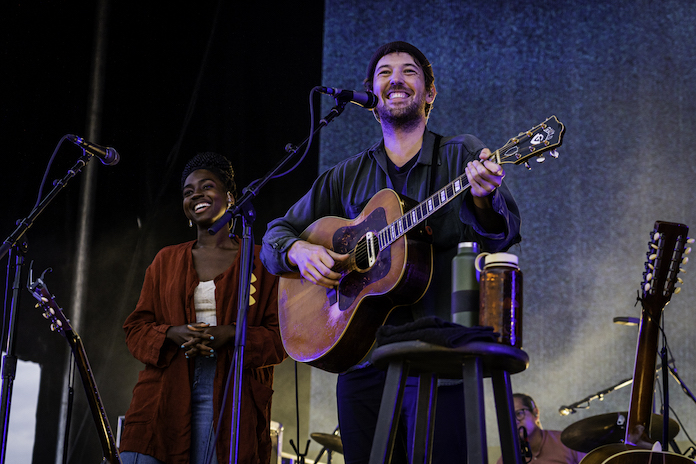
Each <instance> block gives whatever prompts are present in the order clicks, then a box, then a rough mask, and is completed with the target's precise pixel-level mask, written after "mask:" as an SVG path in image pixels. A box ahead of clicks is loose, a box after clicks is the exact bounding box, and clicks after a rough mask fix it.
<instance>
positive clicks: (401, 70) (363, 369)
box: [261, 42, 520, 464]
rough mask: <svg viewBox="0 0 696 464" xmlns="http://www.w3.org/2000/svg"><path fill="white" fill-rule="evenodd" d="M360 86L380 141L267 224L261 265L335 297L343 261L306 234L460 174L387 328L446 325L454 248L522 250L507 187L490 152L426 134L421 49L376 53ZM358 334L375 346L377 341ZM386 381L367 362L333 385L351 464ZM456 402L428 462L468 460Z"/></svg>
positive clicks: (402, 456) (450, 393)
mask: <svg viewBox="0 0 696 464" xmlns="http://www.w3.org/2000/svg"><path fill="white" fill-rule="evenodd" d="M365 87H366V88H367V89H368V90H369V91H373V92H374V93H375V94H376V96H377V97H378V100H379V101H378V104H377V107H376V108H375V109H374V110H373V112H374V115H375V118H376V119H377V121H378V122H379V124H380V125H381V128H382V135H383V139H382V140H381V141H379V142H378V143H376V144H374V145H373V146H371V147H370V148H368V149H367V150H365V151H364V152H362V153H360V154H358V155H356V156H353V157H351V158H348V159H346V160H344V161H342V162H340V163H339V164H338V165H336V166H335V167H333V168H332V169H329V170H328V171H326V172H325V173H323V174H322V175H321V176H320V177H319V178H318V179H317V180H316V181H315V182H314V184H313V185H312V187H311V189H310V190H309V192H307V194H306V195H305V196H304V197H303V198H301V199H300V200H299V201H298V202H297V203H296V204H295V205H294V206H292V207H291V208H290V210H289V211H288V212H287V214H286V215H285V216H284V217H282V218H279V219H276V220H274V221H272V222H271V223H269V225H268V230H267V231H266V234H265V236H264V238H263V250H262V254H261V258H262V260H263V262H264V264H265V266H266V267H267V268H268V269H269V270H270V271H271V272H273V273H275V274H286V273H299V274H301V278H302V279H305V280H306V281H307V282H310V283H311V284H316V285H319V286H322V287H326V288H327V289H331V288H333V287H335V286H337V285H338V284H339V281H340V279H341V277H342V274H341V273H340V272H336V266H337V264H340V263H341V262H345V261H346V260H347V259H348V255H347V254H341V253H337V252H335V251H333V250H331V249H327V248H326V247H324V246H322V245H318V244H314V243H310V241H306V240H302V239H301V238H300V236H301V233H302V231H303V230H305V229H306V228H307V227H308V226H310V224H312V223H313V222H315V221H317V220H320V219H321V218H324V217H328V216H338V217H341V218H349V219H353V218H356V217H358V216H359V215H360V214H361V212H362V210H363V208H365V206H366V204H367V203H368V201H369V200H371V199H372V197H374V196H375V195H376V194H377V193H378V192H379V191H381V190H383V189H391V190H394V191H395V192H396V193H398V194H401V195H404V196H405V197H408V198H411V199H412V200H416V201H419V202H420V201H424V200H425V199H427V198H428V197H429V196H430V195H432V194H433V193H434V192H436V191H437V190H438V189H440V188H442V187H443V186H444V185H446V184H448V183H449V182H451V181H452V180H453V179H455V178H456V177H458V176H460V175H461V174H462V173H464V172H465V173H466V178H467V179H468V181H469V184H470V185H471V188H470V190H469V191H468V192H466V193H465V194H464V195H460V196H458V197H457V198H455V199H454V200H453V201H451V202H450V203H449V204H448V205H446V206H445V207H444V208H443V209H442V210H441V211H439V212H438V213H436V214H433V215H432V216H430V217H428V219H427V221H426V225H427V226H428V227H427V230H428V231H430V230H431V231H432V236H431V237H429V241H432V263H431V262H430V261H431V260H430V256H429V255H428V256H427V259H423V261H428V262H422V263H409V264H408V265H407V266H406V268H405V269H404V272H405V273H409V272H412V271H413V269H412V267H418V266H424V271H423V273H427V274H426V279H425V280H426V286H427V291H425V293H424V294H423V296H422V298H420V299H419V298H418V297H416V298H412V299H411V300H410V301H405V302H402V303H399V304H400V305H402V306H399V307H398V308H396V309H394V310H393V311H391V313H390V314H389V317H388V319H387V321H386V324H390V325H399V324H404V323H407V322H411V321H413V320H415V319H417V318H420V317H423V316H427V315H429V316H433V315H434V316H439V317H440V318H442V319H446V320H448V319H449V318H450V295H451V288H450V285H451V260H452V258H453V257H454V256H455V254H456V250H457V244H458V243H459V242H463V241H475V242H478V243H479V245H480V246H481V248H482V249H483V250H487V251H491V252H497V251H504V250H507V249H508V248H509V247H510V246H512V245H514V244H515V243H517V242H519V241H520V235H519V230H520V218H519V211H518V208H517V205H516V203H515V201H514V199H513V197H512V195H511V193H510V191H509V190H508V189H507V187H506V186H505V184H504V182H503V178H504V176H505V173H504V171H503V169H502V167H501V166H500V165H498V164H496V163H494V162H493V161H491V160H489V157H490V156H491V152H490V150H488V148H485V146H484V145H483V143H482V142H481V141H479V140H478V139H477V138H476V137H474V136H472V135H459V136H454V137H441V136H439V135H437V134H434V133H433V132H430V131H429V130H428V129H427V127H426V124H427V121H428V115H429V112H430V110H431V108H432V105H433V102H434V100H435V96H436V95H437V91H436V89H435V83H434V75H433V70H432V67H431V65H430V62H429V61H428V60H427V58H426V57H425V55H423V53H422V52H421V51H420V50H418V49H417V48H416V47H414V46H413V45H411V44H408V43H406V42H391V43H388V44H386V45H383V46H382V47H380V48H379V49H378V50H377V51H376V52H375V54H374V55H373V57H372V59H371V61H370V63H369V65H368V68H367V75H366V79H365ZM425 235H427V234H425ZM407 239H408V237H407ZM428 246H429V245H428ZM413 272H415V271H413ZM430 275H432V278H430V277H429V276H430ZM427 280H429V281H430V282H429V285H428V284H427ZM415 300H418V301H415ZM394 306H396V305H394ZM389 309H391V308H389ZM363 335H364V336H365V337H371V339H372V340H374V336H375V334H374V333H366V334H363ZM384 377H385V373H384V372H382V371H379V370H377V369H375V368H374V367H373V366H371V365H370V363H369V355H368V356H367V357H366V359H364V360H363V361H362V362H360V363H358V364H357V365H355V366H353V367H351V368H349V369H347V371H345V372H342V373H341V374H339V376H338V386H337V395H338V413H339V423H340V429H341V437H342V441H343V447H344V457H345V460H346V462H347V463H349V464H354V463H367V462H368V460H369V455H370V449H371V445H372V439H373V436H374V431H375V422H376V419H377V414H378V410H379V405H380V400H381V395H382V389H383V385H384ZM415 385H416V384H415V379H414V383H411V382H410V381H409V383H408V386H407V389H406V394H405V398H404V406H403V408H404V410H405V411H404V413H403V414H402V416H401V417H402V418H403V420H402V422H404V423H403V424H401V425H400V429H401V431H402V432H401V433H400V435H401V438H398V437H397V446H396V449H395V451H394V458H393V461H392V462H394V463H396V462H404V463H405V462H407V460H406V459H407V457H406V456H407V452H408V450H407V448H408V446H409V445H406V443H408V442H409V441H410V440H407V439H406V438H407V437H408V436H410V435H411V434H412V433H413V427H412V425H413V424H412V423H411V422H412V421H413V419H414V416H415V413H414V407H415V401H416V399H415V391H416V386H415ZM462 402H463V395H462V394H461V386H452V385H450V386H440V387H439V390H438V403H437V412H436V423H435V442H434V448H433V462H434V463H447V464H451V463H455V462H463V460H464V459H465V456H466V449H465V448H466V445H465V443H466V440H465V431H464V420H463V404H462ZM409 411H410V412H409Z"/></svg>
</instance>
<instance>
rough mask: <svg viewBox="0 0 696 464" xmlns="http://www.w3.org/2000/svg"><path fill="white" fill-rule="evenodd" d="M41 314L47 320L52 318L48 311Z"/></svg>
mask: <svg viewBox="0 0 696 464" xmlns="http://www.w3.org/2000/svg"><path fill="white" fill-rule="evenodd" d="M41 314H42V315H43V317H44V318H45V319H48V317H49V316H50V314H49V313H48V311H46V312H45V313H41Z"/></svg>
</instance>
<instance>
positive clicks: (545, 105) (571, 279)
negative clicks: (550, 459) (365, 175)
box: [310, 0, 696, 458]
mask: <svg viewBox="0 0 696 464" xmlns="http://www.w3.org/2000/svg"><path fill="white" fill-rule="evenodd" d="M325 12H326V13H325V25H324V57H323V82H322V85H325V86H331V87H340V88H346V89H362V79H363V78H364V73H365V66H366V65H367V62H368V60H369V58H370V56H371V54H372V52H373V51H374V50H375V49H376V48H377V47H378V46H379V45H381V44H383V43H385V42H388V41H392V40H406V41H409V42H411V43H413V44H415V45H416V46H417V47H419V48H420V49H421V50H422V51H423V52H424V53H425V54H426V56H427V57H428V58H429V59H430V61H431V63H432V64H433V68H434V71H435V78H436V86H437V89H438V92H439V95H438V97H437V99H436V101H435V107H434V110H433V112H432V116H431V118H430V123H429V126H430V128H431V129H433V130H435V131H437V132H440V133H442V134H446V135H447V134H449V135H452V134H456V133H472V134H475V135H477V136H478V137H479V138H480V139H481V140H483V141H484V142H485V143H486V144H488V146H489V147H491V148H492V149H495V148H499V147H501V146H502V145H503V144H504V143H505V142H506V141H507V140H508V139H509V138H510V137H512V136H514V135H516V134H517V133H518V132H520V131H522V130H526V129H529V128H531V127H532V126H534V125H536V124H538V123H540V122H541V121H543V120H544V119H546V118H547V117H548V116H550V115H553V114H555V115H557V117H558V118H559V119H560V120H561V121H562V122H563V123H564V124H565V125H566V136H565V139H564V143H563V146H562V147H561V149H560V150H559V151H560V155H561V156H560V158H559V159H557V160H553V159H548V160H547V161H546V163H544V164H542V165H539V166H536V163H533V164H535V165H534V166H532V167H533V169H532V170H531V171H529V172H528V171H526V170H525V169H524V168H522V167H516V166H511V165H507V166H506V172H507V177H506V181H507V182H508V184H509V186H510V187H511V189H512V191H513V193H514V194H515V197H516V199H517V201H518V203H519V205H520V209H521V213H522V221H523V228H522V235H523V242H522V244H521V246H519V247H516V248H514V249H513V250H511V251H512V252H514V253H516V254H518V255H519V258H520V263H521V268H522V270H523V272H524V348H525V349H526V351H527V352H528V353H529V356H530V359H531V362H530V367H529V369H528V370H527V371H525V372H523V373H521V374H518V375H516V376H514V377H513V389H514V390H515V391H521V392H526V393H528V394H530V395H532V396H533V397H534V398H536V400H537V402H538V404H539V407H540V408H541V410H542V423H543V425H544V427H545V428H549V429H564V428H565V427H567V426H569V425H570V424H572V423H573V422H575V421H577V420H580V419H582V418H586V417H589V416H593V415H598V414H603V413H607V412H613V411H620V410H626V409H627V408H628V401H629V398H630V388H623V389H620V390H617V391H616V392H614V393H612V394H610V395H607V396H606V398H605V399H604V401H603V402H599V401H595V402H592V403H591V407H590V408H589V409H588V410H585V411H579V412H578V413H577V414H574V415H572V416H569V417H561V416H560V415H559V413H558V409H559V407H560V406H561V405H566V404H570V403H573V402H575V401H578V400H580V399H582V398H585V397H587V396H590V395H592V394H594V393H596V392H597V391H600V390H603V389H605V388H608V387H610V386H612V385H614V384H616V383H618V382H619V381H621V380H622V379H626V378H629V377H631V375H632V372H633V365H634V355H635V348H636V340H637V329H636V328H635V327H626V326H621V325H616V324H613V323H612V319H613V317H615V316H633V317H637V316H639V308H638V307H637V306H635V305H634V303H635V300H636V295H637V291H638V289H639V286H640V283H641V281H642V273H643V269H644V261H645V258H646V251H647V246H648V239H649V234H650V232H651V230H652V228H653V223H654V222H655V221H656V220H664V221H673V222H681V223H685V224H687V225H689V226H692V227H696V210H695V209H694V199H695V195H694V187H693V179H694V174H695V173H694V171H695V170H696V161H695V159H694V155H693V153H692V152H691V149H692V148H691V147H693V146H694V143H695V142H696V136H695V132H694V122H693V119H694V117H695V116H696V107H695V105H696V86H695V83H694V69H695V68H696V58H695V55H694V53H693V49H694V45H695V44H696V30H695V25H696V6H694V4H693V3H692V2H689V1H676V0H671V1H664V2H659V3H658V2H650V1H635V2H598V1H587V0H584V1H582V0H567V1H564V2H548V1H546V2H541V1H522V2H514V3H513V2H491V1H468V2H458V1H452V2H448V1H427V2H423V1H402V2H387V1H381V0H378V1H372V2H369V4H368V3H367V2H358V1H345V0H327V2H326V10H325ZM326 98H327V100H326V101H325V102H324V103H323V107H322V114H326V112H328V110H329V109H330V107H331V106H332V103H333V102H332V100H331V99H330V98H328V97H326ZM379 137H380V132H379V126H378V124H377V123H376V122H375V121H374V120H373V118H372V115H371V113H370V112H368V111H366V110H363V109H361V108H359V107H357V106H354V105H349V107H348V108H347V109H346V111H345V113H344V114H343V115H342V116H341V117H340V118H339V119H337V120H336V121H335V122H334V123H332V124H331V125H330V126H328V127H327V128H325V129H324V130H323V132H322V134H321V145H320V153H321V155H320V156H321V161H320V165H321V168H320V169H321V170H323V169H326V168H328V167H330V166H332V165H333V164H334V163H335V162H337V161H339V160H341V159H343V158H345V157H347V156H350V155H353V154H355V153H357V152H359V151H360V150H361V149H363V148H365V147H366V146H368V145H370V144H372V143H373V142H374V141H376V140H378V139H379ZM692 266H693V264H688V265H687V266H686V270H687V273H686V274H684V275H682V277H683V279H684V281H685V283H684V291H683V292H682V293H681V294H679V295H677V296H675V297H674V298H673V300H672V302H671V304H670V305H669V306H668V307H667V309H666V311H665V314H664V320H665V331H666V334H667V337H668V342H669V346H670V348H671V354H672V356H673V357H674V360H675V362H676V366H677V368H678V369H679V373H680V375H681V378H682V380H683V381H684V382H685V383H686V385H688V386H691V387H694V386H695V385H696V372H695V369H696V363H695V359H694V344H695V338H696V337H694V335H693V331H694V321H696V317H695V316H694V309H696V289H695V288H696V287H695V286H694V285H695V284H696V282H694V275H696V271H694V270H691V272H688V271H689V270H690V269H689V267H692ZM670 381H671V389H670V393H671V395H670V402H671V405H672V407H673V410H674V412H673V415H672V417H675V416H678V418H679V419H680V420H681V422H682V424H683V426H684V428H685V429H686V431H687V432H688V433H690V434H691V435H694V434H695V433H696V405H695V404H694V403H693V402H692V401H691V400H690V399H688V398H687V396H686V395H684V394H683V393H682V392H681V391H680V390H679V388H678V387H677V385H676V384H675V382H674V381H673V379H672V378H670ZM334 382H335V376H333V375H330V374H326V373H322V372H321V371H317V370H313V372H312V412H311V420H310V430H313V431H314V430H326V431H331V430H333V427H334V426H335V423H336V418H335V414H334V413H333V411H332V409H331V404H332V403H331V401H332V399H331V398H332V396H333V394H334ZM490 398H491V395H490V390H489V395H488V400H490ZM658 403H659V402H658ZM658 407H659V406H658ZM487 409H488V418H487V420H488V433H489V437H492V438H490V443H489V444H490V446H492V447H495V446H497V439H496V438H495V437H496V435H497V434H496V432H495V428H494V427H495V416H494V415H493V407H492V402H491V401H488V404H487ZM686 440H687V439H686V436H685V435H684V433H683V432H682V433H680V435H679V436H678V441H680V442H682V443H683V442H685V441H686ZM687 446H688V445H687ZM684 448H685V447H684ZM497 456H498V455H497V454H496V452H492V456H491V457H492V458H497Z"/></svg>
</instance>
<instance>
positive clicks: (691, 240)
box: [686, 237, 696, 243]
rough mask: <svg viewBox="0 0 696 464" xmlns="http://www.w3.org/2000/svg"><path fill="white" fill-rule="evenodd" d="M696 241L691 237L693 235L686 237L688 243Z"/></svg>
mask: <svg viewBox="0 0 696 464" xmlns="http://www.w3.org/2000/svg"><path fill="white" fill-rule="evenodd" d="M694 241H696V240H694V239H693V238H691V237H689V238H687V239H686V243H694Z"/></svg>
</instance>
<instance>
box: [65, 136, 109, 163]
mask: <svg viewBox="0 0 696 464" xmlns="http://www.w3.org/2000/svg"><path fill="white" fill-rule="evenodd" d="M65 137H66V138H67V139H68V140H70V141H71V142H72V143H74V144H75V145H77V146H78V147H80V148H82V149H83V150H84V151H86V152H87V153H89V154H90V155H92V156H96V157H97V158H99V159H100V160H101V162H102V164H105V165H107V166H113V165H115V164H118V162H119V161H121V157H120V156H119V154H118V152H117V151H116V150H114V149H113V148H111V147H102V146H101V145H97V144H95V143H91V142H88V141H86V140H85V139H83V138H82V137H78V136H77V135H71V134H68V135H66V136H65Z"/></svg>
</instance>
